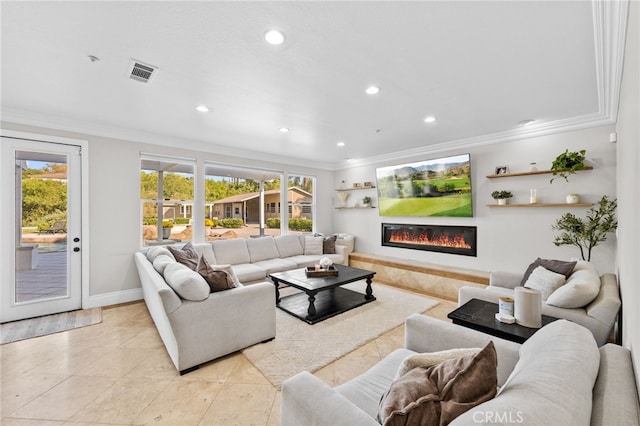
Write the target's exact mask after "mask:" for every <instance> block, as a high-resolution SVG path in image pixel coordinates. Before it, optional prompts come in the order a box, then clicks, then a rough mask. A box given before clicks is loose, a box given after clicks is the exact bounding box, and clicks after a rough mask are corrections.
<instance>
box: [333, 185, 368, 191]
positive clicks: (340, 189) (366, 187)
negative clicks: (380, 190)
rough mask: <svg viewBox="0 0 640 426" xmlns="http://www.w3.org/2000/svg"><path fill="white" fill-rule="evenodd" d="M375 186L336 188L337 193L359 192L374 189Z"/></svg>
mask: <svg viewBox="0 0 640 426" xmlns="http://www.w3.org/2000/svg"><path fill="white" fill-rule="evenodd" d="M374 188H375V186H358V187H355V188H336V191H357V190H358V189H374Z"/></svg>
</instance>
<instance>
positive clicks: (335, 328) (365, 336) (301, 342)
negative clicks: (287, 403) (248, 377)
mask: <svg viewBox="0 0 640 426" xmlns="http://www.w3.org/2000/svg"><path fill="white" fill-rule="evenodd" d="M344 287H345V288H348V289H350V290H355V291H359V292H361V293H362V292H363V290H364V288H363V287H364V286H363V284H362V283H352V284H347V285H345V286H344ZM373 289H374V291H373V293H374V296H375V297H376V299H377V300H375V301H374V302H371V303H368V304H366V305H363V306H360V307H358V308H355V309H352V310H350V311H347V312H345V313H343V314H340V315H337V316H335V317H333V318H329V319H327V320H324V321H321V322H319V323H316V324H314V325H310V324H307V323H306V322H304V321H301V320H299V319H297V318H295V317H293V316H291V315H289V314H287V313H286V312H283V311H281V310H280V309H276V338H275V339H274V340H272V341H271V342H268V343H264V344H258V345H254V346H251V347H249V348H247V349H244V350H243V351H242V352H243V353H244V354H245V355H246V357H247V358H249V360H250V361H251V362H252V363H253V365H255V366H256V367H257V368H258V369H259V370H260V371H262V373H263V374H264V375H265V377H267V379H269V381H270V382H271V383H272V384H273V385H274V386H276V387H277V388H280V386H281V385H282V382H283V381H284V380H285V379H287V378H289V377H291V376H293V375H295V374H297V373H299V372H301V371H305V370H306V371H310V372H314V371H317V370H319V369H320V368H322V367H324V366H326V365H327V364H329V363H331V362H333V361H335V360H336V359H338V358H340V357H342V356H344V355H346V354H348V353H349V352H351V351H353V350H354V349H357V348H359V347H360V346H362V345H364V344H366V343H368V342H370V341H372V340H374V339H376V338H377V337H379V336H380V335H382V334H384V333H386V332H388V331H390V330H393V329H394V328H395V327H397V326H399V325H401V324H402V323H403V322H404V320H405V319H406V318H407V317H408V316H409V315H411V314H413V313H422V312H425V311H427V310H428V309H431V308H433V307H434V306H436V305H437V304H438V302H437V301H435V300H432V299H429V298H427V297H423V296H419V295H415V294H411V293H407V292H404V291H401V290H396V289H393V288H390V287H387V286H382V285H375V284H374V287H373Z"/></svg>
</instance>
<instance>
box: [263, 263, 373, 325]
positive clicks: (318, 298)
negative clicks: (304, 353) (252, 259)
mask: <svg viewBox="0 0 640 426" xmlns="http://www.w3.org/2000/svg"><path fill="white" fill-rule="evenodd" d="M335 267H336V269H338V275H337V276H329V277H307V275H306V273H305V268H302V269H294V270H292V271H285V272H276V273H273V274H270V275H269V276H270V277H271V280H272V281H273V284H274V285H275V289H276V306H277V307H279V308H280V309H282V310H283V311H285V312H287V313H289V314H291V315H293V316H294V317H297V318H300V319H301V320H303V321H306V322H307V323H309V324H315V323H317V322H320V321H322V320H325V319H327V318H331V317H332V316H335V315H338V314H341V313H342V312H346V311H348V310H350V309H353V308H356V307H358V306H362V305H364V304H366V303H370V302H373V301H374V300H376V298H375V297H374V296H373V290H372V288H371V282H372V280H373V276H374V275H375V272H373V271H367V270H365V269H358V268H351V267H349V266H344V265H335ZM360 280H366V289H365V293H364V294H363V293H358V292H357V291H352V290H349V289H346V288H343V287H341V286H343V285H345V284H348V283H352V282H355V281H360ZM281 283H282V284H283V285H288V286H291V287H293V288H297V289H299V290H302V293H296V294H292V295H289V296H284V297H282V298H281V297H280V284H281Z"/></svg>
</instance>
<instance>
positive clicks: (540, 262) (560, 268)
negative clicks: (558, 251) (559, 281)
mask: <svg viewBox="0 0 640 426" xmlns="http://www.w3.org/2000/svg"><path fill="white" fill-rule="evenodd" d="M576 263H577V262H565V261H563V260H552V259H541V258H537V259H536V260H535V262H533V263H532V264H531V265H529V267H528V268H527V270H526V271H525V273H524V276H523V277H522V281H520V286H521V287H524V285H525V283H526V282H527V280H528V279H529V275H531V273H532V272H533V270H534V269H536V268H537V267H538V266H542V267H544V268H545V269H548V270H550V271H552V272H555V273H556V274H562V275H564V277H565V278H569V275H571V273H572V272H573V268H575V266H576Z"/></svg>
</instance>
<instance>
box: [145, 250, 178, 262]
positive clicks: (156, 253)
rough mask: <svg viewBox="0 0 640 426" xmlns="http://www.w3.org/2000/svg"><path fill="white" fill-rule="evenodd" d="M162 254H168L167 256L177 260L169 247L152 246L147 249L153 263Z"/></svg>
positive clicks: (148, 256) (148, 257) (149, 258)
mask: <svg viewBox="0 0 640 426" xmlns="http://www.w3.org/2000/svg"><path fill="white" fill-rule="evenodd" d="M161 254H166V255H167V256H169V257H170V258H172V259H173V260H175V258H174V257H173V255H172V254H171V252H170V251H169V249H167V248H166V247H159V246H155V247H151V248H149V250H147V259H148V260H149V262H151V263H153V261H154V260H155V259H156V257H158V256H160V255H161Z"/></svg>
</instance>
